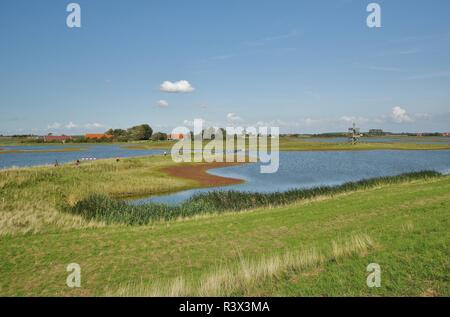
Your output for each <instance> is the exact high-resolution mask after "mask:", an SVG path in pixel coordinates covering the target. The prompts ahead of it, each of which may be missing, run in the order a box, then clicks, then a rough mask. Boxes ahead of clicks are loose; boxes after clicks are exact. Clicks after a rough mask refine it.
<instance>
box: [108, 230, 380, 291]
mask: <svg viewBox="0 0 450 317" xmlns="http://www.w3.org/2000/svg"><path fill="white" fill-rule="evenodd" d="M331 246H332V247H331V252H329V254H328V255H324V254H323V253H322V252H320V251H318V250H317V249H315V248H312V249H307V250H302V251H299V252H287V253H285V254H282V255H273V256H263V257H262V258H260V259H258V260H250V259H244V258H241V259H240V260H239V262H238V263H237V264H236V265H230V266H225V267H218V268H216V269H214V270H213V271H212V272H210V273H208V274H205V275H203V276H201V277H200V278H199V279H191V280H185V279H184V278H183V277H178V278H176V279H174V280H173V281H165V282H164V281H156V282H155V283H153V284H151V285H148V284H145V283H140V284H130V285H128V286H122V287H120V288H119V289H116V290H107V291H106V294H107V295H108V296H128V297H132V296H148V297H153V296H156V297H158V296H163V297H178V296H199V297H203V296H233V295H245V294H247V293H248V292H249V291H250V290H251V289H253V288H254V287H255V286H257V285H258V284H259V283H262V282H264V281H267V280H270V279H276V278H277V277H279V276H280V275H281V274H284V273H289V272H301V271H305V270H310V269H313V270H314V269H318V268H319V267H320V266H322V264H324V263H325V262H327V261H334V260H336V259H341V258H344V257H349V256H352V255H364V254H366V253H367V252H368V250H369V249H370V248H372V247H373V246H374V242H373V240H372V239H371V238H370V237H368V236H366V235H355V236H352V237H350V238H349V239H348V240H345V241H342V242H336V241H333V242H332V244H331Z"/></svg>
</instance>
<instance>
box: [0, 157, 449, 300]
mask: <svg viewBox="0 0 450 317" xmlns="http://www.w3.org/2000/svg"><path fill="white" fill-rule="evenodd" d="M170 164H173V163H172V162H171V160H170V159H168V158H165V157H147V158H138V159H127V160H122V161H121V162H120V163H116V162H115V161H113V160H105V161H98V162H93V163H87V164H85V165H82V166H81V167H79V168H77V167H74V166H71V165H65V166H61V167H60V168H57V169H55V168H50V167H39V168H30V169H24V170H10V171H2V172H0V176H1V178H0V190H1V197H0V215H1V218H0V219H1V220H0V259H1V261H0V295H6V296H17V295H20V296H26V295H44V296H52V295H63V296H71V295H73V296H87V295H94V296H103V295H114V296H115V295H126V296H134V295H146V296H147V295H148V296H153V295H172V296H177V295H195V296H203V295H213V296H214V295H238V296H239V295H250V296H260V295H276V296H278V295H287V296H301V295H317V296H339V295H352V296H353V295H363V296H378V295H393V296H397V295H398V296H405V295H418V296H449V295H450V283H449V279H450V273H449V272H450V260H449V259H450V247H449V243H448V242H449V241H450V232H449V229H448V228H449V225H450V223H449V222H450V177H449V176H435V177H424V178H423V179H420V178H418V179H415V180H405V181H402V182H397V183H391V184H379V185H377V186H374V187H371V188H366V189H360V190H354V191H349V192H343V193H337V194H334V195H323V196H320V195H319V196H316V197H314V198H311V199H307V200H302V201H298V202H293V203H290V204H288V205H285V206H278V207H261V208H258V209H250V210H247V211H243V212H229V213H223V214H219V215H218V214H211V215H197V216H193V217H190V218H187V219H178V220H172V221H158V222H154V223H151V224H148V225H144V226H127V225H123V224H120V223H119V224H106V223H102V222H101V221H94V220H88V219H85V218H83V217H81V216H76V215H72V214H68V213H65V212H61V209H60V206H61V203H70V204H74V203H76V202H77V201H79V200H81V199H83V198H85V197H87V196H88V195H90V194H91V193H92V192H94V193H103V194H108V195H110V196H111V197H126V196H130V195H138V194H150V193H162V192H168V191H174V190H180V189H185V188H190V187H194V186H196V184H195V182H193V181H188V180H184V179H177V178H169V177H167V176H166V175H165V174H164V173H162V172H161V171H160V170H159V169H160V168H161V167H165V166H169V165H170ZM73 262H75V263H79V264H80V266H81V270H82V273H81V276H82V287H81V288H79V289H70V288H68V287H67V286H66V285H65V282H66V277H67V274H68V273H67V272H66V266H67V265H68V264H69V263H73ZM373 262H374V263H378V264H379V265H380V266H381V270H382V285H381V287H380V288H373V289H370V288H368V287H367V286H366V277H367V275H368V273H367V272H366V266H367V265H368V264H369V263H373Z"/></svg>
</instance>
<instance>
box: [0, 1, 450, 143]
mask: <svg viewBox="0 0 450 317" xmlns="http://www.w3.org/2000/svg"><path fill="white" fill-rule="evenodd" d="M74 2H77V3H79V4H80V6H81V23H82V27H81V28H79V29H76V28H73V29H69V28H68V27H67V26H66V17H67V14H68V13H67V12H66V6H67V4H69V3H70V1H62V0H42V1H22V0H14V1H12V0H2V1H1V2H0V134H10V133H36V134H46V133H49V132H53V133H66V134H76V133H83V132H98V131H105V130H107V129H108V128H110V127H114V128H126V127H129V126H132V125H135V124H140V123H149V124H150V125H151V126H152V127H153V128H154V130H161V131H170V130H171V129H172V128H174V127H175V126H180V125H188V124H189V123H190V122H191V121H192V120H193V119H194V118H202V119H204V120H205V122H206V123H207V124H210V125H216V126H230V125H240V126H244V127H245V126H251V125H270V126H279V127H280V129H281V132H300V133H308V132H326V131H343V130H345V129H346V128H347V127H349V126H350V125H351V122H352V121H356V122H357V124H358V125H359V126H361V128H362V129H363V130H368V129H370V128H383V129H385V130H390V131H395V132H399V131H414V132H416V131H448V130H450V110H449V109H450V107H449V106H450V58H449V56H450V19H449V18H448V12H450V1H448V0H431V1H424V0H421V1H418V0H408V1H407V0H395V1H394V0H390V1H387V0H385V1H378V3H379V4H380V5H381V8H382V28H379V29H369V28H368V27H367V25H366V17H367V15H368V13H367V12H366V6H367V5H368V4H369V3H370V2H372V1H363V0H353V1H352V0H334V1H330V0H321V1H320V0H319V1H317V0H314V1H313V0H311V1H300V0H292V1H288V0H280V1H275V0H270V1H269V0H245V1H242V0H226V1H225V0H208V1H206V0H195V1H182V0H176V1H175V0H172V1H168V0H161V1H159V0H152V1H144V0H142V1H141V0H133V1H125V0H108V1H106V0H89V1H87V0H83V1H82V0H79V1H74ZM166 81H168V82H170V83H172V84H174V86H175V87H177V85H178V84H177V82H179V81H187V82H188V84H187V85H190V87H192V89H191V90H192V91H189V92H184V93H171V92H166V91H162V90H164V89H161V85H162V84H163V83H164V82H166ZM170 83H166V84H170ZM185 84H186V83H185ZM166 86H167V85H166ZM172 86H173V85H172ZM169 87H171V86H170V85H169ZM172 88H173V87H172ZM166 90H167V89H166ZM188 90H189V89H188Z"/></svg>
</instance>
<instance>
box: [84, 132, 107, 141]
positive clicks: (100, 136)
mask: <svg viewBox="0 0 450 317" xmlns="http://www.w3.org/2000/svg"><path fill="white" fill-rule="evenodd" d="M84 137H85V138H86V139H88V140H93V139H111V138H112V137H113V136H112V135H110V134H104V133H88V134H86V135H85V136H84Z"/></svg>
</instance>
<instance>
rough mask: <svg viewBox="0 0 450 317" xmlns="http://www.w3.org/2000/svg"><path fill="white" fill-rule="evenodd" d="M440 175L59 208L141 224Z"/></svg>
mask: <svg viewBox="0 0 450 317" xmlns="http://www.w3.org/2000/svg"><path fill="white" fill-rule="evenodd" d="M440 176H442V175H441V174H440V173H438V172H433V171H423V172H415V173H406V174H401V175H397V176H388V177H380V178H373V179H367V180H361V181H357V182H349V183H345V184H342V185H338V186H322V187H316V188H312V189H295V190H290V191H286V192H276V193H248V192H247V193H246V192H237V191H214V192H209V193H205V194H199V195H195V196H194V197H192V198H191V199H189V200H187V201H186V202H184V203H182V204H180V205H175V206H173V205H166V204H154V203H150V204H145V205H131V204H129V203H127V202H124V201H121V200H116V199H113V198H111V197H109V196H107V195H103V194H94V195H90V196H88V197H87V198H85V199H82V200H80V201H78V202H76V203H75V204H73V205H62V206H60V208H61V209H62V210H64V211H66V212H68V213H70V214H73V215H77V216H82V217H83V218H85V219H88V220H95V221H102V222H105V223H108V224H111V223H121V224H127V225H145V224H149V223H151V222H155V221H168V220H176V219H180V218H189V217H194V216H197V215H205V214H217V213H224V212H230V211H231V212H239V211H245V210H249V209H255V208H258V207H270V206H281V205H288V204H290V203H293V202H297V201H301V200H306V199H314V198H318V197H330V196H334V195H338V194H342V193H347V192H352V191H357V190H367V189H370V188H374V187H377V186H382V185H389V184H397V183H401V182H410V181H414V180H421V179H428V178H437V177H440Z"/></svg>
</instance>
